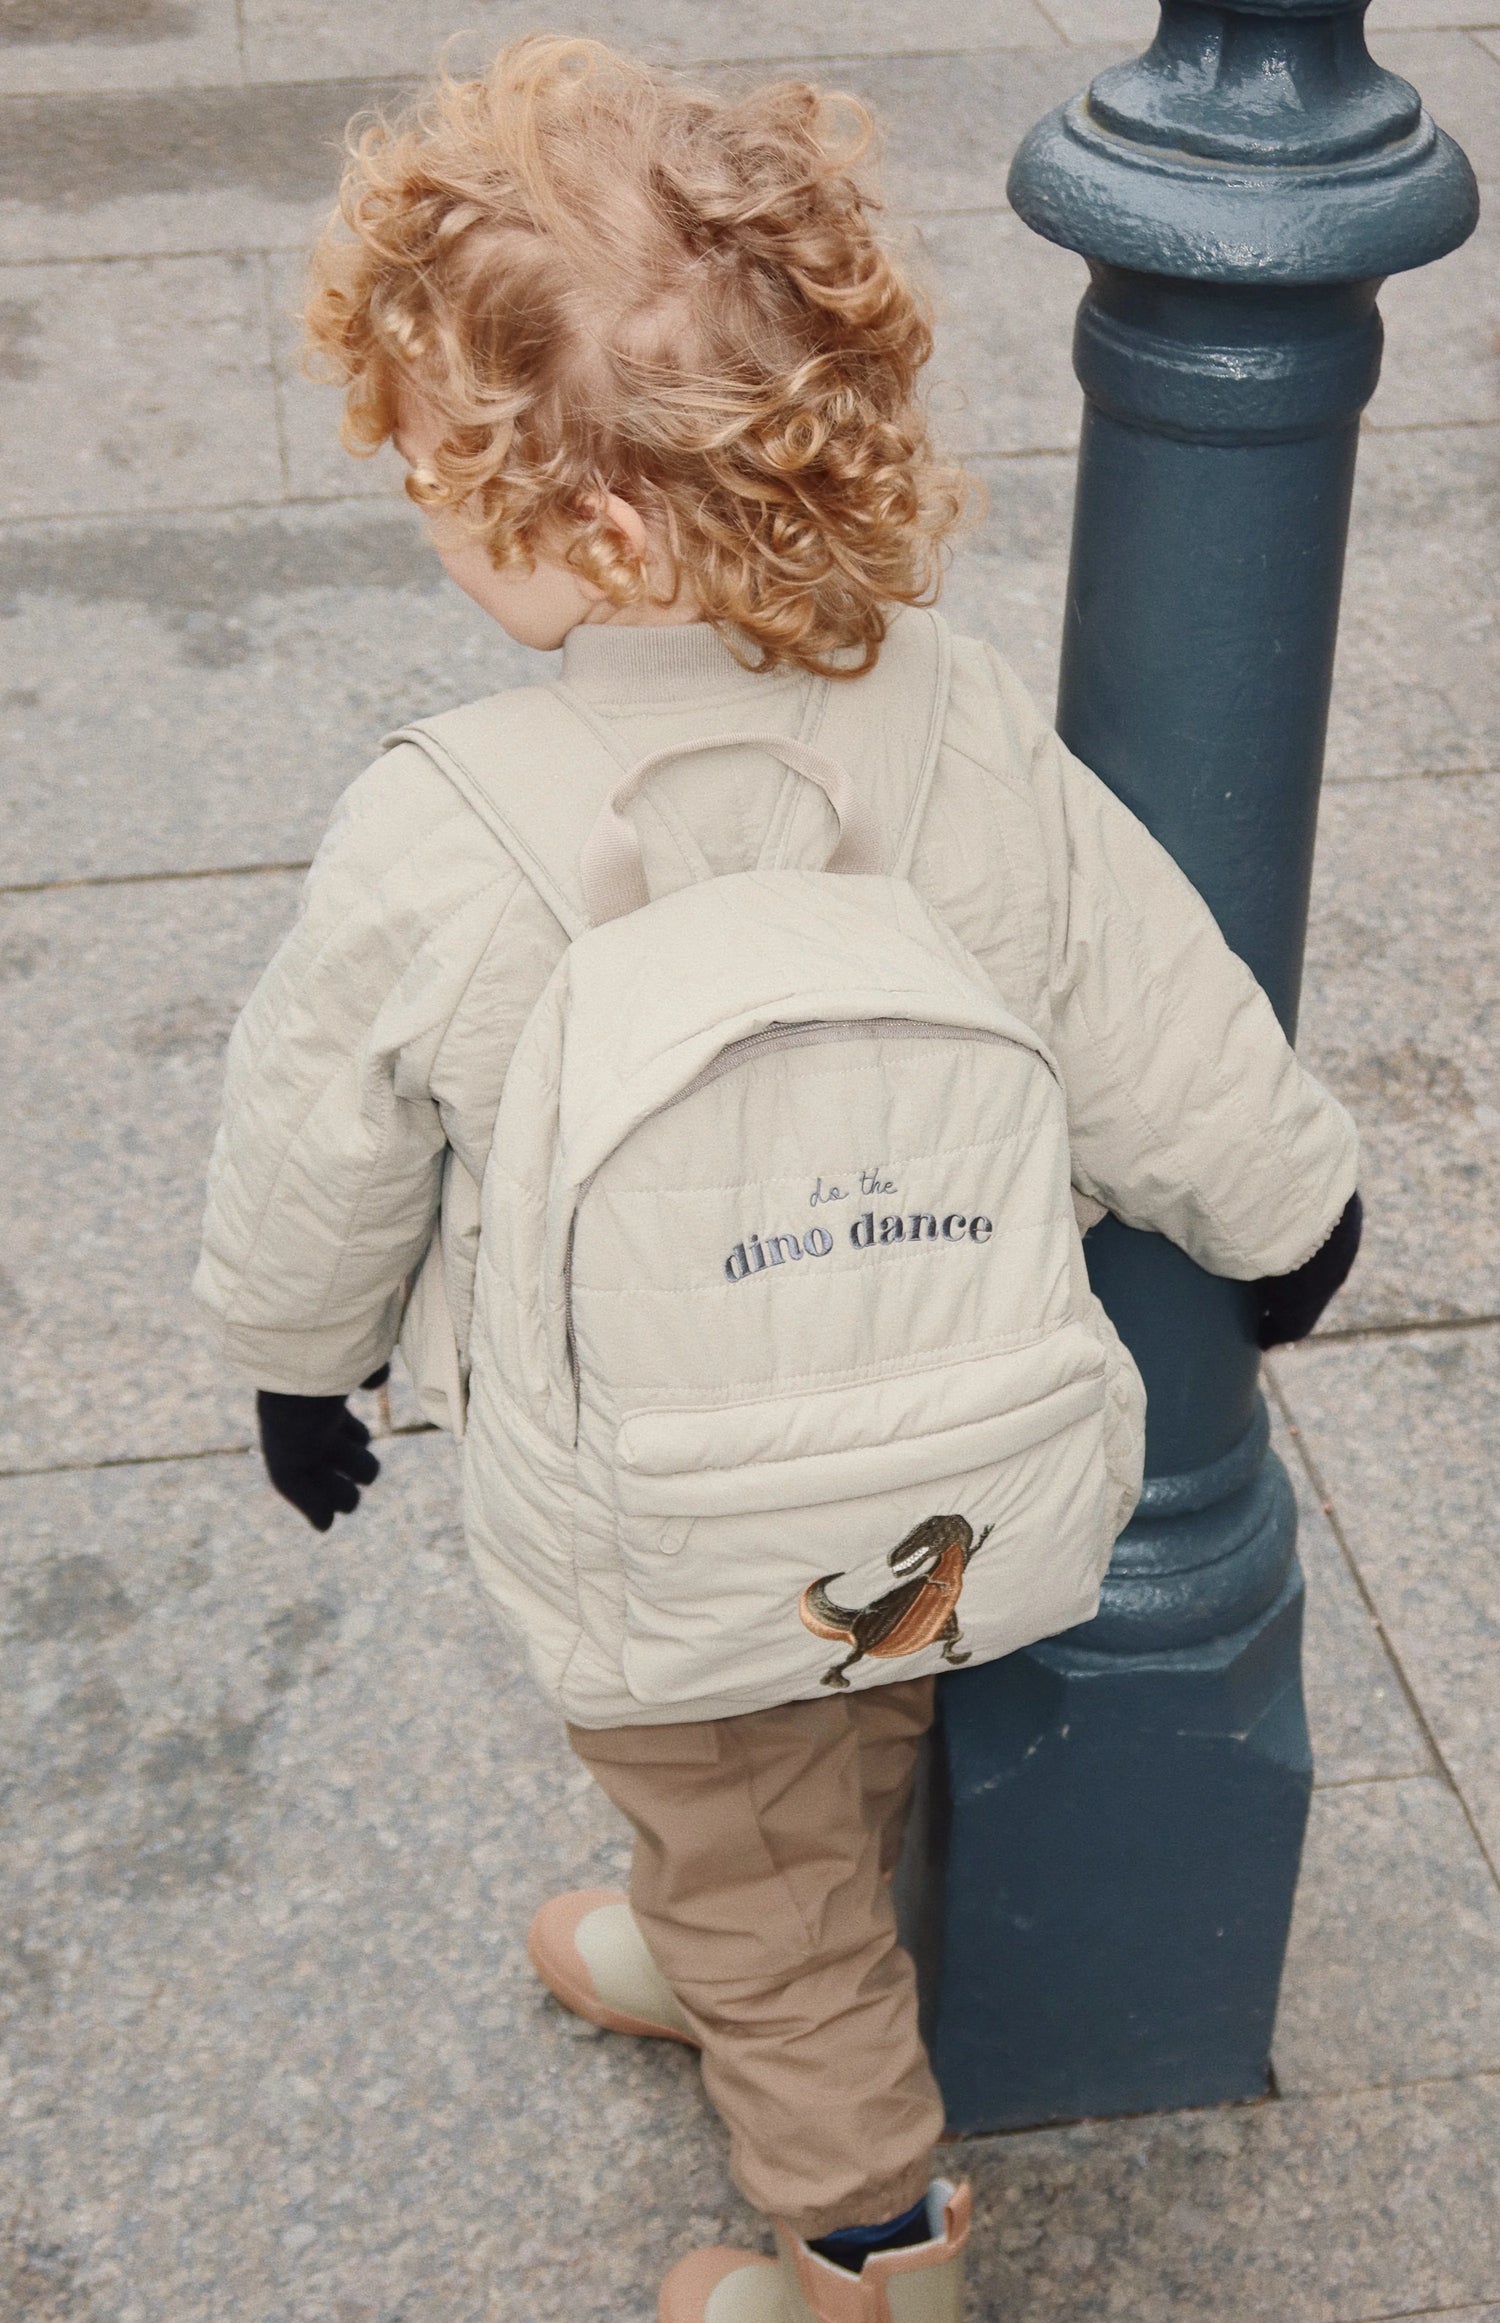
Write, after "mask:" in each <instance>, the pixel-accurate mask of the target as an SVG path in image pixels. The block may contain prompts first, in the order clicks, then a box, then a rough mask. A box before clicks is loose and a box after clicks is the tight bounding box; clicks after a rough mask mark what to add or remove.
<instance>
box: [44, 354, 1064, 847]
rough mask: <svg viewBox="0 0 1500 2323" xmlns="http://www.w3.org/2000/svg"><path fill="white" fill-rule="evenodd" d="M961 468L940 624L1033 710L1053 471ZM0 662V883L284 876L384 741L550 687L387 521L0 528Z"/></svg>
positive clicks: (1057, 565)
mask: <svg viewBox="0 0 1500 2323" xmlns="http://www.w3.org/2000/svg"><path fill="white" fill-rule="evenodd" d="M307 394H308V397H309V408H310V411H311V412H312V413H314V414H316V416H317V418H318V420H319V423H320V424H326V425H327V426H328V428H329V429H330V431H331V427H332V420H333V410H334V406H335V404H336V398H335V397H334V396H332V395H331V394H329V393H328V392H327V391H318V390H314V389H313V388H311V387H309V388H308V390H307ZM327 456H328V457H329V458H330V459H332V458H333V457H335V456H337V457H338V458H340V459H343V460H344V462H345V465H346V466H347V467H349V468H354V467H355V465H356V463H354V462H353V461H351V460H348V459H347V455H345V454H343V453H341V452H338V451H337V447H336V446H335V447H333V448H332V449H331V450H329V451H328V452H327ZM977 466H978V469H979V472H980V475H981V479H982V481H984V482H985V483H986V484H987V486H988V490H989V502H990V505H989V510H988V514H987V516H986V517H984V518H983V519H982V520H980V521H979V522H978V524H977V526H976V530H975V532H974V534H973V536H972V538H971V539H970V541H969V542H968V543H966V545H965V546H964V548H963V549H962V550H961V552H960V554H959V556H958V559H957V561H956V563H955V566H954V568H953V572H952V575H951V578H950V582H949V586H948V590H947V594H946V596H945V604H946V605H947V608H948V611H949V614H950V617H951V618H952V619H953V621H954V622H955V623H956V624H959V625H961V626H966V627H977V628H979V629H980V630H981V631H982V632H983V633H984V634H986V635H988V636H991V637H992V638H994V639H995V641H996V642H997V643H999V644H1000V645H1001V647H1002V650H1004V651H1005V652H1006V653H1008V654H1009V656H1010V657H1011V659H1012V660H1014V661H1015V663H1016V665H1017V667H1018V668H1019V669H1020V670H1021V672H1022V675H1023V676H1024V677H1025V678H1026V679H1027V682H1028V683H1030V684H1031V685H1033V686H1034V687H1035V689H1036V691H1037V694H1038V697H1039V699H1041V700H1044V701H1049V702H1050V700H1051V698H1052V693H1053V688H1054V684H1055V671H1056V652H1057V647H1056V637H1057V624H1058V618H1059V615H1060V610H1061V603H1062V587H1063V574H1064V569H1065V563H1066V552H1067V528H1068V511H1069V507H1070V503H1071V496H1072V469H1071V463H1070V462H1069V461H1067V460H1065V459H1057V460H1010V461H1008V460H1002V461H994V462H981V463H978V464H977ZM0 655H3V659H4V666H5V678H4V683H3V686H0V745H3V747H4V750H5V754H6V755H5V767H6V801H7V805H6V816H5V822H4V830H3V836H0V886H4V885H6V884H12V885H13V884H16V883H18V882H30V881H44V880H59V879H76V878H86V877H101V876H106V877H107V876H118V875H121V874H135V873H140V872H157V871H164V870H173V869H176V870H200V869H210V868H213V867H214V866H218V865H233V864H253V863H279V862H300V861H303V860H305V859H306V858H307V857H308V856H309V855H310V854H311V852H312V849H313V847H314V845H315V844H316V842H317V839H318V837H319V835H320V834H321V832H322V830H323V827H324V825H325V824H326V822H327V819H328V815H329V812H330V810H331V808H332V806H333V803H334V801H335V799H336V798H337V797H338V795H339V793H340V791H342V790H343V788H344V787H345V785H346V784H347V783H348V782H349V781H350V780H352V778H353V776H354V775H355V774H356V773H357V772H358V771H359V769H360V767H361V766H363V765H365V764H367V763H368V761H369V759H370V758H371V757H373V755H374V752H375V749H376V747H377V744H378V741H379V738H380V736H381V735H382V734H383V733H385V732H387V731H388V730H389V729H390V728H391V727H393V726H397V725H400V724H402V723H404V722H405V721H406V720H407V719H409V718H412V717H417V716H421V715H423V714H425V713H427V712H429V711H433V710H438V709H444V708H450V707H451V706H452V705H453V704H454V703H456V702H461V701H471V700H474V699H475V698H476V697H478V696H480V695H482V694H485V693H490V692H493V691H495V690H497V689H498V688H500V687H503V686H508V685H518V684H522V683H525V682H528V681H529V680H533V679H535V678H537V677H540V676H545V675H547V674H548V673H549V672H550V671H551V669H552V667H553V666H554V665H553V661H552V659H551V657H549V656H546V655H538V654H532V653H528V652H527V651H526V649H525V648H524V647H521V646H516V645H512V644H511V643H510V641H509V640H508V639H507V638H506V637H505V636H504V635H503V633H502V632H501V631H500V630H499V629H497V628H496V627H495V625H494V623H493V622H490V621H487V620H486V619H485V617H484V616H483V614H481V613H480V612H478V610H477V609H476V608H475V607H474V606H472V605H471V604H470V603H469V601H468V599H467V598H466V597H464V596H462V595H461V594H460V593H459V591H458V590H456V589H454V588H453V587H452V586H451V584H450V583H448V582H447V581H446V580H445V579H444V578H443V575H442V572H441V568H440V567H439V565H438V563H437V560H436V559H435V558H434V557H433V555H432V553H431V551H430V550H429V549H428V548H427V546H426V543H425V539H424V536H423V531H422V526H421V521H420V519H419V518H418V516H417V515H416V512H415V511H414V510H413V509H411V508H410V507H409V506H408V505H407V503H406V502H405V501H394V502H389V503H386V504H382V503H380V502H378V501H372V502H366V503H364V504H360V503H357V502H353V503H345V504H342V505H339V506H334V507H329V508H326V509H319V508H298V509H286V510H276V511H265V512H262V513H250V514H235V515H220V516H205V517H201V518H191V517H183V518H167V519H159V520H151V519H135V520H129V521H123V522H111V523H107V524H99V525H57V526H51V525H31V526H17V527H13V528H10V529H8V530H7V529H3V528H0ZM101 776H102V777H103V779H102V780H101Z"/></svg>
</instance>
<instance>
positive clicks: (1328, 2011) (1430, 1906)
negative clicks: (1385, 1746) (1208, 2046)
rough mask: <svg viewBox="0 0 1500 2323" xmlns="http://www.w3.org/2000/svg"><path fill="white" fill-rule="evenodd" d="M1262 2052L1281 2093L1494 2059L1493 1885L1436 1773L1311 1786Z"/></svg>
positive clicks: (1493, 2063) (1499, 1895)
mask: <svg viewBox="0 0 1500 2323" xmlns="http://www.w3.org/2000/svg"><path fill="white" fill-rule="evenodd" d="M1272 2062H1273V2064H1274V2066H1275V2070H1276V2080H1277V2086H1278V2087H1279V2089H1280V2090H1281V2093H1282V2095H1283V2097H1299V2096H1309V2095H1313V2094H1316V2093H1318V2092H1322V2091H1334V2090H1340V2089H1360V2088H1367V2087H1373V2086H1375V2085H1377V2084H1379V2085H1381V2086H1390V2085H1392V2084H1395V2083H1398V2082H1409V2081H1426V2080H1433V2079H1437V2078H1439V2077H1442V2076H1445V2075H1449V2074H1455V2075H1456V2074H1460V2073H1469V2072H1485V2071H1488V2072H1495V2071H1497V2070H1500V1886H1497V1884H1496V1880H1495V1875H1494V1873H1493V1872H1492V1871H1491V1869H1490V1867H1489V1865H1488V1864H1487V1863H1486V1861H1485V1859H1484V1856H1483V1854H1482V1853H1481V1851H1480V1848H1479V1846H1478V1844H1477V1843H1476V1841H1475V1838H1474V1834H1473V1832H1472V1831H1471V1829H1470V1828H1469V1824H1468V1821H1467V1819H1466V1817H1465V1815H1464V1811H1463V1808H1462V1806H1461V1804H1460V1803H1459V1801H1458V1799H1456V1798H1455V1796H1454V1794H1453V1792H1452V1791H1451V1790H1450V1789H1449V1787H1448V1785H1447V1784H1446V1783H1445V1782H1442V1781H1440V1780H1436V1779H1433V1778H1428V1779H1427V1780H1425V1781H1416V1782H1377V1783H1350V1784H1345V1785H1343V1786H1342V1787H1340V1788H1338V1789H1334V1790H1320V1791H1318V1792H1317V1793H1316V1794H1315V1796H1314V1798H1313V1803H1312V1813H1311V1816H1310V1818H1309V1821H1308V1827H1307V1840H1306V1844H1305V1846H1304V1848H1303V1854H1302V1877H1301V1882H1300V1884H1299V1886H1298V1890H1297V1905H1296V1910H1295V1912H1294V1913H1293V1916H1292V1933H1291V1941H1290V1943H1289V1945H1288V1947H1287V1959H1286V1971H1285V1974H1284V1976H1283V1979H1282V1986H1281V2004H1280V2007H1279V2009H1278V2011H1277V2017H1276V2040H1275V2044H1274V2047H1273V2050H1272Z"/></svg>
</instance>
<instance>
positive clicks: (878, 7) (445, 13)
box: [243, 0, 1113, 81]
mask: <svg viewBox="0 0 1500 2323" xmlns="http://www.w3.org/2000/svg"><path fill="white" fill-rule="evenodd" d="M243 20H244V42H245V59H246V69H247V73H248V77H249V78H250V79H251V80H265V81H290V80H323V79H327V78H329V77H331V76H334V75H350V74H356V73H409V72H410V73H427V72H430V71H432V69H433V68H434V66H435V65H436V63H437V59H438V52H439V50H440V48H441V47H442V44H443V42H444V41H446V40H447V39H449V37H450V36H451V35H452V33H453V31H454V28H455V27H454V18H453V15H452V12H451V10H449V9H447V8H446V7H444V6H443V5H442V4H441V0H243ZM461 29H462V31H463V32H464V34H465V39H464V41H463V43H462V44H461V45H460V46H458V47H456V48H455V50H454V52H453V54H454V58H455V62H456V64H457V65H458V66H459V68H460V69H462V70H466V71H468V70H473V69H474V67H475V65H476V64H477V63H479V62H482V61H483V60H484V59H486V58H487V57H489V56H491V55H493V53H494V51H495V50H496V49H497V48H498V47H500V45H501V44H502V43H503V42H505V41H508V40H514V39H516V38H517V37H518V36H519V35H520V34H522V33H525V32H531V31H534V30H535V29H536V16H535V13H534V12H533V11H531V10H529V9H528V8H527V7H526V6H525V5H524V0H479V4H478V5H476V6H473V7H471V8H469V9H468V10H466V11H465V13H464V17H463V20H462V25H461ZM568 30H569V31H570V32H574V33H584V34H588V35H591V36H593V37H594V38H595V39H599V40H606V41H609V42H610V43H611V44H612V46H614V47H616V48H621V49H625V50H627V51H629V52H630V53H632V54H635V55H639V56H645V57H649V58H651V59H652V60H653V61H655V62H658V63H661V64H688V63H695V62H696V63H705V64H706V63H714V62H717V61H720V60H725V59H732V58H740V57H792V56H796V57H845V56H863V55H876V56H878V55H882V54H885V53H887V52H895V53H897V54H905V53H909V52H922V51H926V50H932V49H946V50H963V49H1026V48H1038V49H1047V48H1051V49H1056V48H1058V47H1059V46H1061V42H1060V40H1059V36H1058V34H1057V33H1056V31H1055V30H1054V28H1053V26H1052V24H1051V23H1050V22H1049V20H1048V18H1047V16H1046V15H1045V14H1044V13H1043V11H1042V9H1041V8H1040V7H1039V6H1038V5H1036V0H951V4H950V6H949V7H948V8H947V9H945V11H944V13H943V17H942V20H941V23H940V24H934V22H933V20H932V18H931V17H930V16H925V15H923V14H922V12H921V11H920V10H918V9H915V8H912V7H911V6H910V5H909V4H908V0H829V5H828V6H826V7H824V8H821V9H819V10H817V11H816V12H810V11H808V10H807V9H805V8H803V7H801V6H800V5H799V4H798V0H748V4H747V5H745V6H743V7H739V8H734V9H725V8H722V7H719V6H717V5H714V4H713V0H580V4H579V5H578V6H577V7H575V8H574V9H572V10H571V11H570V13H569V16H568ZM1082 37H1083V38H1084V39H1086V40H1087V39H1092V40H1108V39H1110V38H1112V37H1113V35H1112V32H1111V29H1110V27H1109V26H1108V25H1101V26H1099V27H1097V28H1096V29H1094V30H1093V31H1092V32H1086V33H1084V34H1083V35H1082Z"/></svg>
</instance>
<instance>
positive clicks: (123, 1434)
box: [0, 874, 299, 1469]
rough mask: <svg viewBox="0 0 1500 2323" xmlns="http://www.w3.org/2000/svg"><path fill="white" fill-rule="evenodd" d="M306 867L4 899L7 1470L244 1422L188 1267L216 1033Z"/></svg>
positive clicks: (211, 1118)
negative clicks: (11, 1097) (9, 1096)
mask: <svg viewBox="0 0 1500 2323" xmlns="http://www.w3.org/2000/svg"><path fill="white" fill-rule="evenodd" d="M298 886H299V882H298V880H297V879H296V878H295V877H293V876H290V875H287V874H272V875H269V876H265V877H260V878H247V879H210V880H204V881H192V882H186V883H183V884H178V885H171V886H166V887H160V886H156V885H146V886H140V887H115V888H95V889H74V890H68V891H54V892H52V893H49V894H46V895H41V896H24V897H18V896H10V897H3V898H0V929H3V935H0V963H3V973H4V983H3V986H0V1080H3V1083H4V1086H5V1087H6V1089H7V1090H9V1091H11V1092H13V1093H15V1094H17V1095H19V1096H20V1098H21V1102H19V1103H18V1102H14V1101H13V1102H12V1103H11V1104H9V1105H8V1106H7V1107H6V1108H5V1110H4V1114H3V1118H0V1156H3V1160H0V1186H3V1188H4V1193H3V1196H0V1208H3V1214H4V1234H3V1247H4V1259H3V1265H4V1279H3V1286H0V1328H3V1331H4V1337H5V1360H4V1367H3V1369H4V1377H3V1381H0V1468H3V1469H15V1468H36V1467H50V1466H53V1465H55V1464H58V1463H63V1462H75V1461H88V1460H104V1459H118V1458H121V1457H130V1456H133V1455H138V1454H141V1453H152V1454H155V1453H161V1452H190V1451H195V1450H198V1449H200V1448H201V1447H203V1446H207V1445H214V1444H225V1443H235V1442H244V1441H245V1440H246V1430H247V1425H248V1416H249V1414H248V1402H249V1399H248V1394H247V1391H246V1390H245V1389H244V1387H242V1386H241V1385H240V1384H239V1383H238V1382H237V1381H235V1380H233V1379H231V1378H229V1377H228V1376H227V1375H225V1374H224V1373H223V1372H222V1371H221V1369H220V1367H219V1365H218V1362H217V1360H216V1358H215V1357H214V1355H213V1354H212V1352H211V1349H210V1342H209V1335H208V1331H207V1329H206V1327H205V1325H204V1323H203V1322H202V1321H201V1320H200V1318H199V1314H198V1311H197V1309H196V1308H195V1307H194V1305H193V1303H192V1301H191V1299H190V1297H189V1294H188V1284H189V1281H190V1279H191V1275H192V1269H193V1265H194V1262H195V1252H196V1244H197V1238H198V1228H199V1223H200V1220H201V1216H202V1208H203V1173H204V1167H205V1163H206V1159H207V1154H208V1148H209V1145H210V1144H211V1142H212V1137H213V1130H214V1124H215V1120H216V1117H217V1112H218V1094H219V1087H220V1083H221V1079H222V1074H223V1050H224V1042H225V1040H226V1038H227V1035H228V1031H229V1027H230V1025H231V1023H232V1022H233V1019H234V1016H235V1014H236V1012H237V1010H238V1009H239V1007H240V1006H241V1004H242V1003H243V1001H244V999H245V998H246V996H247V995H248V993H249V990H250V987H251V985H252V984H253V982H254V980H255V977H256V976H257V975H258V973H259V971H260V969H261V967H262V966H263V965H264V963H265V961H266V960H267V959H268V958H269V957H270V954H271V952H272V950H273V949H274V947H275V945H276V944H277V942H278V941H279V940H280V937H281V936H282V934H283V933H284V932H285V930H286V929H287V927H289V925H290V924H291V921H292V918H293V916H294V914H295V911H296V903H297V894H298Z"/></svg>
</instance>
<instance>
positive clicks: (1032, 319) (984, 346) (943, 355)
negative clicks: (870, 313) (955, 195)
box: [919, 210, 1088, 458]
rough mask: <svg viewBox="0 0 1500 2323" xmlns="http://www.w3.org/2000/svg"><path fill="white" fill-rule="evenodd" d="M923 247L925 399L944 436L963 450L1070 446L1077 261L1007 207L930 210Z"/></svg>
mask: <svg viewBox="0 0 1500 2323" xmlns="http://www.w3.org/2000/svg"><path fill="white" fill-rule="evenodd" d="M919 247H920V249H921V251H922V252H923V254H924V256H925V258H926V262H927V265H928V267H929V268H930V270H931V278H932V282H933V286H934V290H935V293H936V307H937V348H936V352H935V354H934V356H933V360H932V370H931V381H932V384H931V386H930V388H929V391H928V402H929V406H930V408H931V410H932V413H933V416H934V420H935V422H936V425H937V430H938V433H939V437H940V440H941V441H942V442H943V443H944V444H946V445H947V446H949V447H950V448H951V449H952V450H953V451H954V452H956V453H957V454H959V455H960V456H961V457H964V458H968V457H971V456H973V455H976V454H983V453H986V452H1057V451H1067V450H1069V449H1070V448H1071V447H1072V446H1073V445H1074V444H1075V443H1076V442H1077V440H1078V424H1079V417H1080V414H1081V412H1082V409H1083V397H1082V393H1081V391H1080V389H1079V386H1078V382H1077V380H1076V379H1075V378H1074V376H1073V364H1072V357H1071V349H1072V338H1073V317H1074V315H1075V313H1076V312H1077V308H1078V301H1079V298H1080V297H1081V295H1082V293H1083V289H1084V287H1085V284H1086V282H1087V279H1088V276H1087V270H1086V268H1085V266H1084V263H1083V260H1082V259H1081V258H1078V257H1075V255H1074V254H1073V252H1072V251H1070V250H1060V249H1059V248H1058V247H1057V245H1056V243H1053V242H1044V241H1043V240H1042V239H1041V237H1040V236H1039V235H1036V234H1033V233H1032V232H1031V230H1030V228H1029V227H1027V226H1024V225H1023V224H1022V223H1021V221H1020V219H1019V218H1018V217H1016V216H1015V214H1014V212H1013V211H1010V210H998V211H992V212H990V213H988V214H985V215H980V216H973V217H967V216H959V217H934V218H928V219H926V220H925V221H924V222H923V225H922V228H921V233H920V242H919Z"/></svg>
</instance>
